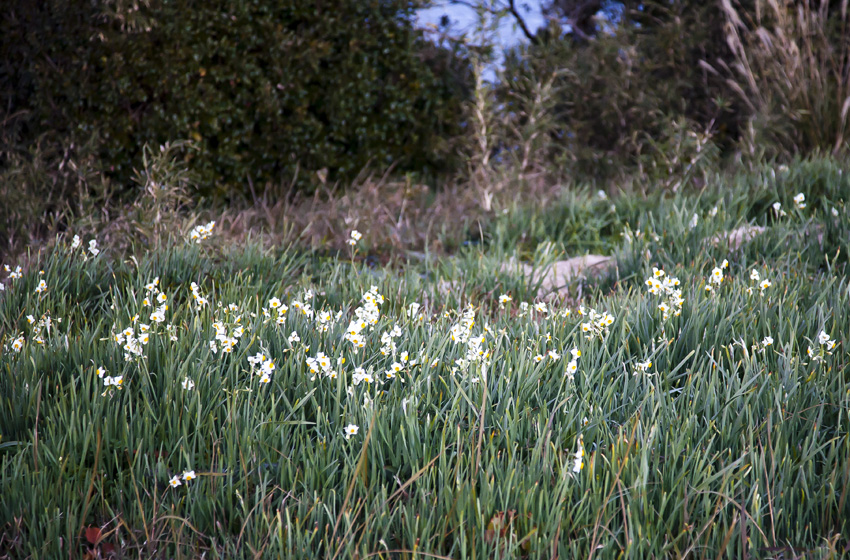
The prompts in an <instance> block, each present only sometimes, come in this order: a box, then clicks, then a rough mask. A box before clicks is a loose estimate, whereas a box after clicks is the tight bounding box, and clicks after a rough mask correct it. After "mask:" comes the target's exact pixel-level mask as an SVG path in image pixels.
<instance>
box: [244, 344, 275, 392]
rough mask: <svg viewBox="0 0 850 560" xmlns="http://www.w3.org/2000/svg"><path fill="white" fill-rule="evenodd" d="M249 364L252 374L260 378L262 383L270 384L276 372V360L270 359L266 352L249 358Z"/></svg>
mask: <svg viewBox="0 0 850 560" xmlns="http://www.w3.org/2000/svg"><path fill="white" fill-rule="evenodd" d="M248 363H249V364H250V365H251V372H252V373H254V374H255V375H259V376H260V383H263V384H266V383H269V382H270V381H271V380H272V378H271V375H272V372H273V371H274V367H275V366H274V360H272V359H271V358H269V357H268V356H267V355H266V353H265V352H258V353H256V354H254V355H253V356H248Z"/></svg>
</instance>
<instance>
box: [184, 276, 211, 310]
mask: <svg viewBox="0 0 850 560" xmlns="http://www.w3.org/2000/svg"><path fill="white" fill-rule="evenodd" d="M189 290H190V291H191V292H192V300H193V301H194V302H195V305H196V306H197V308H198V309H201V308H202V307H204V306H205V305H209V303H210V302H209V301H208V300H207V298H205V297H204V294H203V293H201V288H200V287H199V286H198V283H197V282H192V284H191V285H190V286H189Z"/></svg>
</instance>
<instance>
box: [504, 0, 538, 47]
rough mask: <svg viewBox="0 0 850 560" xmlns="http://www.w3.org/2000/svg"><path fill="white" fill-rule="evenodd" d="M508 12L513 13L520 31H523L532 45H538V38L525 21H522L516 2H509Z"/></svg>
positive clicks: (513, 0) (509, 0) (511, 0)
mask: <svg viewBox="0 0 850 560" xmlns="http://www.w3.org/2000/svg"><path fill="white" fill-rule="evenodd" d="M508 11H509V12H510V13H511V15H512V16H514V19H516V21H517V24H519V27H520V29H522V32H523V33H524V34H525V36H526V37H527V38H528V40H529V41H531V44H532V45H536V44H537V36H535V35H534V34H533V33H531V31H530V30H529V29H528V26H527V25H526V24H525V20H524V19H522V14H520V13H519V10H517V8H516V0H508Z"/></svg>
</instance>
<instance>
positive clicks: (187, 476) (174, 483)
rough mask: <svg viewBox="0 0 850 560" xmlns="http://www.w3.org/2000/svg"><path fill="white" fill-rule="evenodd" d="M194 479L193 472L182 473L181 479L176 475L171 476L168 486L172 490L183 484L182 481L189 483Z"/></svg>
mask: <svg viewBox="0 0 850 560" xmlns="http://www.w3.org/2000/svg"><path fill="white" fill-rule="evenodd" d="M196 478H197V476H196V475H195V471H192V470H188V471H183V476H182V477H181V476H177V475H174V476H172V477H171V480H169V481H168V485H169V486H171V487H172V488H177V487H178V486H180V485H182V484H183V481H186V482H190V481H192V480H195V479H196ZM181 479H182V480H181Z"/></svg>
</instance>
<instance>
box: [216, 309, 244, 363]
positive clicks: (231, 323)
mask: <svg viewBox="0 0 850 560" xmlns="http://www.w3.org/2000/svg"><path fill="white" fill-rule="evenodd" d="M231 305H234V306H235V304H231ZM225 309H226V310H227V311H225V314H224V316H223V317H220V319H219V320H217V321H214V322H213V324H212V328H213V329H214V330H215V337H214V338H213V339H212V340H210V342H209V345H210V351H211V352H212V353H213V354H216V353H218V351H219V350H221V352H222V353H223V354H230V353H231V352H233V349H234V348H235V347H236V345H237V344H239V339H240V338H242V335H243V334H245V327H244V326H243V325H242V316H241V315H235V316H233V317H230V316H229V313H228V312H229V311H231V308H230V307H229V306H228V307H227V308H225ZM236 309H237V310H238V307H236ZM222 319H223V320H222Z"/></svg>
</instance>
